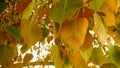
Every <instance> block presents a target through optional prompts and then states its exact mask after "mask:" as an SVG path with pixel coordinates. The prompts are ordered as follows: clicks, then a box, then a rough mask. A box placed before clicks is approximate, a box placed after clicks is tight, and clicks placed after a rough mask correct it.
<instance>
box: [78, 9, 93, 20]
mask: <svg viewBox="0 0 120 68" xmlns="http://www.w3.org/2000/svg"><path fill="white" fill-rule="evenodd" d="M93 14H94V11H93V10H92V9H89V8H85V9H84V10H83V11H82V10H81V11H80V13H79V15H78V17H80V18H82V17H83V18H90V17H92V16H93Z"/></svg>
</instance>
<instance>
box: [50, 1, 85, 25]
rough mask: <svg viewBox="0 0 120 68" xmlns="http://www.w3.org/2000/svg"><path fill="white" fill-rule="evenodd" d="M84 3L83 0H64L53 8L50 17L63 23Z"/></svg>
mask: <svg viewBox="0 0 120 68" xmlns="http://www.w3.org/2000/svg"><path fill="white" fill-rule="evenodd" d="M82 4H83V2H82V0H63V1H62V2H59V3H57V4H56V5H54V6H53V7H52V8H51V11H50V18H51V19H53V20H54V21H55V22H58V23H60V24H61V23H62V22H63V21H64V20H65V19H67V18H68V19H70V18H71V17H72V16H73V15H74V14H75V13H76V11H78V10H79V9H80V7H81V6H82Z"/></svg>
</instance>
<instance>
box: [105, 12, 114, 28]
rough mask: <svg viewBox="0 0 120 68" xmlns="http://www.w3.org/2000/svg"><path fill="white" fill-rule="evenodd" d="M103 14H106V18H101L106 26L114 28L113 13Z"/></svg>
mask: <svg viewBox="0 0 120 68" xmlns="http://www.w3.org/2000/svg"><path fill="white" fill-rule="evenodd" d="M104 13H105V14H106V16H104V17H103V18H104V22H105V24H106V26H115V16H114V14H113V12H111V11H105V12H104Z"/></svg>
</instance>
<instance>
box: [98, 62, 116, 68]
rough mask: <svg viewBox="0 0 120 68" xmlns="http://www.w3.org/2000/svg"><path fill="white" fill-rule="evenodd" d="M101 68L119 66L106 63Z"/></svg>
mask: <svg viewBox="0 0 120 68" xmlns="http://www.w3.org/2000/svg"><path fill="white" fill-rule="evenodd" d="M100 68H117V66H116V65H115V64H113V63H105V64H103V65H102V66H101V67H100Z"/></svg>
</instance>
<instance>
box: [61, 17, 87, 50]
mask: <svg viewBox="0 0 120 68" xmlns="http://www.w3.org/2000/svg"><path fill="white" fill-rule="evenodd" d="M87 28H88V21H87V19H85V18H79V19H77V21H74V20H71V21H66V22H64V23H63V24H62V26H61V29H60V36H61V38H62V39H63V40H64V41H65V42H66V43H67V44H68V45H69V46H70V47H71V48H72V49H74V50H76V49H78V48H79V47H81V45H82V44H83V43H84V39H85V36H86V33H87Z"/></svg>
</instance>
